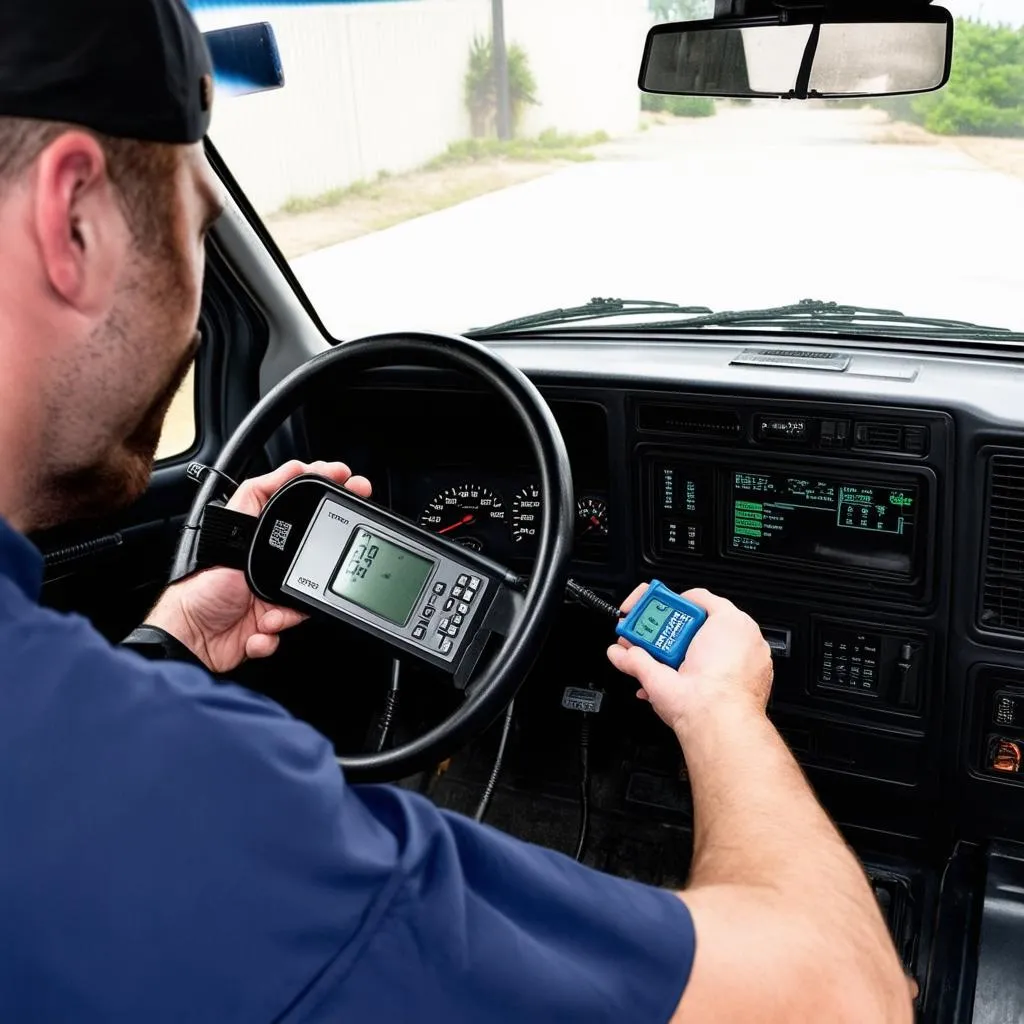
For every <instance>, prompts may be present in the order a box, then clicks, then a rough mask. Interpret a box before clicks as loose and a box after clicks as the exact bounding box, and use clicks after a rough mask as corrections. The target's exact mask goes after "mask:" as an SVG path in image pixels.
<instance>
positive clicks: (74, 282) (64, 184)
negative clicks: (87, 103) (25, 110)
mask: <svg viewBox="0 0 1024 1024" xmlns="http://www.w3.org/2000/svg"><path fill="white" fill-rule="evenodd" d="M34 188H35V203H34V216H35V231H36V236H37V239H38V244H39V251H40V256H41V259H42V264H43V270H44V273H45V274H46V277H47V280H48V281H49V284H50V286H51V287H52V288H53V290H54V291H55V292H56V293H57V295H58V296H59V297H60V299H62V300H63V301H64V302H65V303H67V304H68V305H70V306H72V307H74V308H75V309H76V310H77V311H78V312H80V313H82V314H85V315H88V316H100V315H103V314H104V313H105V312H106V310H107V309H108V308H109V306H110V304H111V302H112V300H113V294H114V290H115V288H116V286H117V280H118V277H119V272H120V267H121V265H122V263H123V261H124V259H125V255H126V252H127V248H128V244H129V233H128V226H127V224H126V223H125V218H124V213H123V212H122V210H121V206H120V204H119V203H118V201H117V196H116V194H115V189H114V185H113V183H112V182H111V180H110V176H109V173H108V170H107V160H106V156H105V154H104V152H103V148H102V146H100V144H99V142H98V141H97V140H96V139H95V138H94V137H93V136H92V135H90V134H89V133H88V132H84V131H77V130H71V131H67V132H65V133H63V134H62V135H60V136H58V137H57V138H56V139H55V140H54V141H53V142H51V143H50V144H49V145H48V146H47V147H46V148H45V149H44V150H43V152H42V153H41V154H40V155H39V157H38V159H37V161H36V168H35V175H34Z"/></svg>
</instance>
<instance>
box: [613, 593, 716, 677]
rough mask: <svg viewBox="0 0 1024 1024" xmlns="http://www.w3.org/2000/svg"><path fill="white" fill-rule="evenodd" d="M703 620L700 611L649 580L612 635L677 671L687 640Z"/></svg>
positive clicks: (681, 661) (686, 646) (705, 616)
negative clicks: (616, 635)
mask: <svg viewBox="0 0 1024 1024" xmlns="http://www.w3.org/2000/svg"><path fill="white" fill-rule="evenodd" d="M707 617H708V613H707V612H706V611H705V610H704V609H703V608H700V607H698V606H697V605H695V604H693V602H691V601H687V600H686V599H685V598H682V597H680V596H679V595H678V594H677V593H676V592H675V591H674V590H670V589H669V588H668V587H666V586H665V584H664V583H661V582H660V581H659V580H651V583H650V586H648V588H647V590H646V591H644V594H643V596H642V597H641V598H640V600H639V601H637V603H636V604H635V605H633V609H632V611H630V613H629V614H628V615H627V616H626V617H625V618H624V619H622V620H621V621H620V622H619V624H618V625H617V626H616V627H615V632H616V633H617V634H618V635H619V636H621V637H625V638H626V639H627V640H628V641H629V642H630V643H631V644H635V645H636V646H637V647H642V648H643V649H644V650H645V651H647V653H648V654H650V655H651V656H652V657H654V658H656V659H657V660H658V661H660V662H663V663H664V664H666V665H671V666H672V667H673V668H679V666H680V665H681V664H682V663H683V658H685V657H686V650H687V648H688V647H689V646H690V641H691V640H693V638H694V637H695V636H696V635H697V630H698V629H700V627H701V626H703V625H704V623H705V622H706V621H707Z"/></svg>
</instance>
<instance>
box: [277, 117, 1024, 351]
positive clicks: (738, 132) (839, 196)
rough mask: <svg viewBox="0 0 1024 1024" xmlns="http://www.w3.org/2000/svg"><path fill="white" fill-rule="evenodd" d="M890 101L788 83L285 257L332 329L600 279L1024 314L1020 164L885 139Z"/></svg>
mask: <svg viewBox="0 0 1024 1024" xmlns="http://www.w3.org/2000/svg"><path fill="white" fill-rule="evenodd" d="M883 120H884V118H883V115H880V114H879V113H878V112H875V111H866V110H865V111H861V110H844V109H836V108H831V109H829V108H822V107H813V106H810V105H801V104H797V103H789V104H787V103H784V102H779V103H766V104H763V105H762V104H754V105H751V106H749V107H733V108H725V109H721V110H720V111H719V113H718V114H717V115H716V116H715V117H711V118H706V119H701V120H691V119H683V120H679V121H678V122H676V123H671V124H664V125H656V126H653V127H651V128H650V130H648V131H645V132H638V133H637V134H636V135H635V136H632V137H630V138H628V139H622V140H617V141H613V142H611V143H608V144H606V145H605V146H602V147H600V148H599V151H598V155H599V158H598V159H597V160H595V161H593V162H590V163H582V164H574V165H572V166H568V167H565V168H564V169H560V170H557V171H555V172H554V173H552V174H549V175H547V176H545V177H542V178H538V179H536V180H533V181H530V182H528V183H525V184H521V185H515V186H512V187H510V188H506V189H503V190H501V191H499V192H493V193H490V194H488V195H484V196H481V197H479V198H476V199H472V200H470V201H468V202H465V203H462V204H460V205H458V206H454V207H451V208H449V209H447V210H443V211H441V212H439V213H433V214H429V215H427V216H423V217H419V218H417V219H415V220H410V221H406V222H405V223H403V224H399V225H397V226H395V227H391V228H388V229H386V230H383V231H379V232H376V233H374V234H371V235H366V236H363V237H361V238H357V239H354V240H352V241H348V242H343V243H341V244H338V245H334V246H330V247H329V248H326V249H322V250H320V251H318V252H314V253H310V254H308V255H306V256H302V257H299V258H298V259H296V260H294V261H293V263H292V266H293V267H294V269H295V271H296V274H297V276H298V278H299V280H300V281H301V282H302V284H303V286H304V287H305V288H306V290H307V291H308V293H309V294H310V296H311V298H312V300H313V302H314V304H315V305H316V306H317V307H318V309H319V310H320V312H321V315H322V316H323V317H324V320H325V323H326V324H327V326H328V329H329V330H330V331H331V332H332V333H333V334H334V335H335V336H337V337H340V338H348V337H355V336H359V335H362V334H369V333H375V332H377V331H383V330H392V329H403V328H405V329H409V328H415V329H420V330H422V329H432V330H440V331H447V332H460V331H464V330H468V329H470V328H472V327H476V326H483V325H485V324H488V323H492V322H495V321H498V320H503V319H506V318H510V317H514V316H519V315H522V314H526V313H531V312H535V311H537V310H542V309H547V308H552V307H558V306H567V305H573V304H577V303H581V302H586V301H587V300H588V299H590V298H591V297H593V296H603V297H608V296H614V297H622V298H642V299H664V300H670V301H674V302H680V303H683V304H696V305H706V306H710V307H712V308H713V309H741V308H750V307H763V306H767V305H776V304H782V303H789V302H794V301H797V300H799V299H803V298H814V299H836V300H838V301H841V302H847V303H855V304H859V305H867V306H879V307H884V308H894V309H900V310H902V311H903V312H906V313H913V314H917V315H924V316H937V317H952V318H956V319H963V320H970V321H974V322H978V323H983V324H990V325H993V326H1001V327H1010V328H1013V329H1016V330H1024V263H1022V260H1021V257H1020V254H1019V248H1018V247H1019V241H1020V239H1022V238H1024V181H1022V180H1020V179H1019V178H1017V177H1013V176H1011V175H1009V174H1005V173H1000V172H999V171H995V170H991V169H989V168H988V167H986V166H985V165H984V164H982V163H980V162H978V161H977V160H975V159H973V158H971V157H970V156H968V155H967V154H965V153H964V152H962V151H960V150H958V149H957V148H955V147H952V146H945V145H913V144H890V143H887V142H885V141H884V140H885V139H886V138H887V137H888V136H887V133H886V131H885V127H884V124H882V123H880V122H881V121H883ZM879 140H882V141H879Z"/></svg>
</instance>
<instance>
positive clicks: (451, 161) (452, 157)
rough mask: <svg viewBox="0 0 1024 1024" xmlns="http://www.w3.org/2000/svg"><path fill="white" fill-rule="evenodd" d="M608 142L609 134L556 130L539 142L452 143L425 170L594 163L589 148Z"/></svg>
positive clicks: (465, 141) (480, 141) (542, 135)
mask: <svg viewBox="0 0 1024 1024" xmlns="http://www.w3.org/2000/svg"><path fill="white" fill-rule="evenodd" d="M607 141H608V133H607V132H593V133H592V134H590V135H567V134H563V133H561V132H556V131H554V130H553V129H549V130H548V131H545V132H541V134H540V135H538V136H537V138H535V139H509V140H508V141H503V140H501V139H495V138H486V139H463V140H462V141H461V142H453V143H451V144H450V145H449V146H448V148H447V150H445V152H444V153H442V154H441V155H440V156H437V157H434V159H433V160H431V161H430V163H428V164H427V165H426V167H425V169H426V170H431V171H432V170H438V169H439V168H442V167H454V166H458V165H461V164H469V163H475V162H476V161H478V160H495V159H505V160H525V161H530V162H534V161H544V160H572V161H575V162H577V163H578V162H581V161H585V160H593V159H594V155H593V153H590V152H588V150H589V147H591V146H596V145H598V144H599V143H601V142H607Z"/></svg>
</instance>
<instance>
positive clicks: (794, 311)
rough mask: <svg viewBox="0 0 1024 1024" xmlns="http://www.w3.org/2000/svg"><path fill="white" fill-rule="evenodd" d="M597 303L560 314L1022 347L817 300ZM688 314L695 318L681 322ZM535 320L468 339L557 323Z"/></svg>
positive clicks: (968, 327) (970, 328) (937, 322)
mask: <svg viewBox="0 0 1024 1024" xmlns="http://www.w3.org/2000/svg"><path fill="white" fill-rule="evenodd" d="M599 301H603V302H617V301H619V300H592V302H591V303H589V304H588V305H586V306H578V307H576V311H569V310H567V311H565V312H570V313H572V314H573V315H571V316H570V317H568V318H567V319H571V320H583V319H588V318H589V317H601V316H604V315H609V316H625V315H627V314H630V313H646V312H650V313H657V312H658V311H659V307H660V308H661V309H665V308H666V307H672V308H671V309H670V310H669V311H670V312H671V314H672V315H673V317H683V318H681V319H675V318H674V319H671V320H653V321H651V320H648V321H646V322H644V323H637V324H630V325H629V329H630V330H631V331H652V330H664V329H665V328H669V327H675V328H685V329H686V330H690V329H692V328H696V327H738V326H743V327H766V328H772V327H785V328H788V329H789V330H792V331H800V330H803V331H807V332H809V333H820V332H836V333H840V334H862V335H863V334H868V335H877V334H883V333H884V329H885V328H892V327H897V328H898V329H899V330H898V334H899V336H900V337H906V338H936V337H942V338H950V339H969V340H975V341H986V340H996V341H1024V334H1020V333H1016V332H1014V331H1011V330H1009V329H1008V328H1005V327H987V326H984V325H982V324H974V323H970V322H969V321H966V320H948V319H941V318H937V317H922V316H909V315H907V314H906V313H901V312H900V311H899V310H898V309H876V308H873V307H871V306H844V305H840V304H839V303H838V302H823V301H820V300H818V299H802V300H801V301H800V302H795V303H791V304H790V305H788V306H769V307H768V308H766V309H743V310H721V311H720V312H717V313H716V312H712V311H711V310H708V309H697V308H693V307H683V306H675V305H674V304H673V303H660V304H659V303H647V304H645V306H644V308H635V307H634V308H629V309H627V308H623V307H624V306H625V305H626V304H625V303H623V305H622V307H618V308H613V309H612V310H611V311H610V312H609V313H608V314H604V313H602V312H598V311H595V310H597V308H598V307H597V305H596V303H597V302H599ZM580 310H588V313H587V314H582V313H579V312H578V311H580ZM553 312H554V311H552V313H553ZM690 313H693V314H695V315H692V316H691V315H685V316H683V315H684V314H690ZM537 315H538V316H539V317H542V318H545V319H541V320H540V321H539V323H537V322H533V321H532V318H530V317H520V319H519V320H518V321H516V320H509V321H507V323H505V324H496V325H495V326H494V327H489V328H484V329H483V331H482V332H474V333H487V334H489V333H492V332H493V333H502V332H504V331H514V330H518V329H519V328H520V327H529V326H542V325H543V324H547V323H558V322H561V321H560V320H559V319H557V318H556V319H547V318H548V317H550V316H551V314H545V313H540V314H537Z"/></svg>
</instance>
